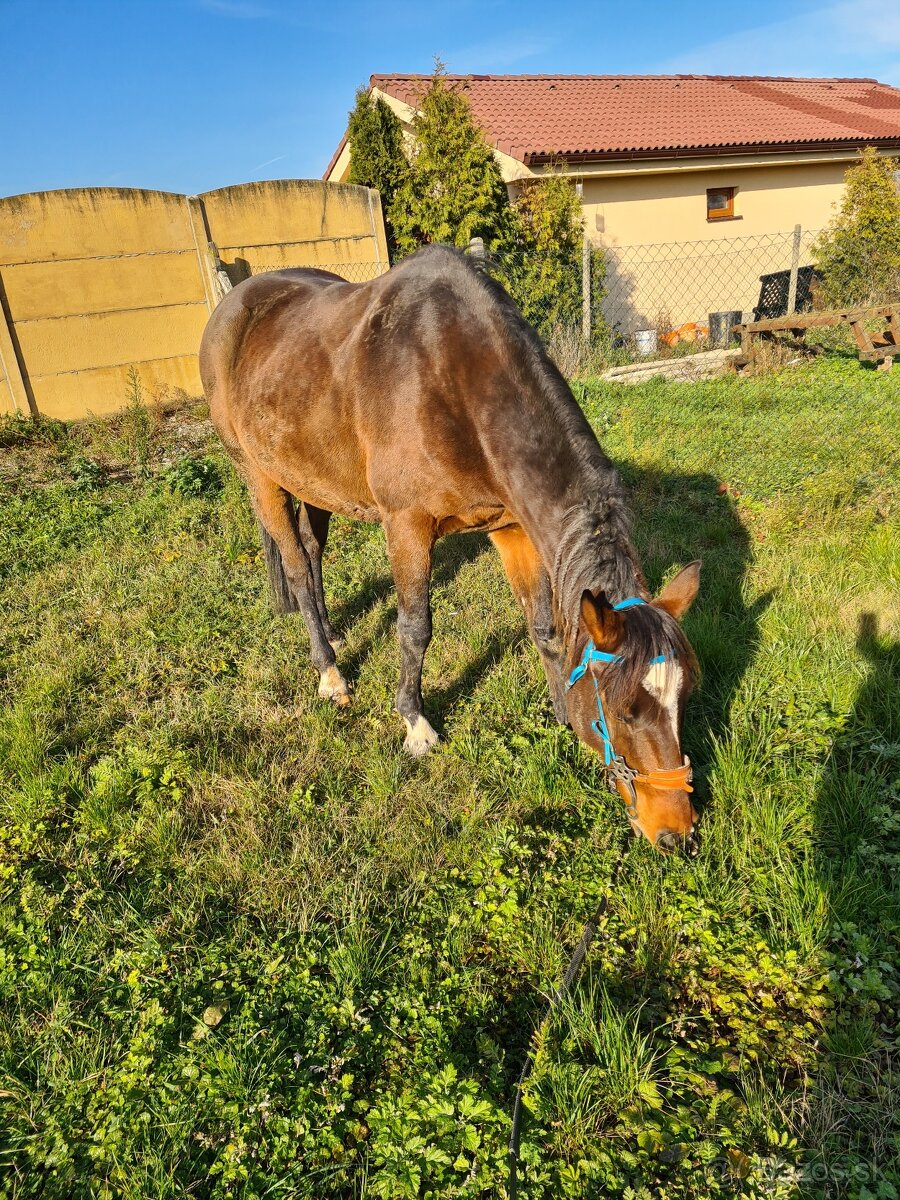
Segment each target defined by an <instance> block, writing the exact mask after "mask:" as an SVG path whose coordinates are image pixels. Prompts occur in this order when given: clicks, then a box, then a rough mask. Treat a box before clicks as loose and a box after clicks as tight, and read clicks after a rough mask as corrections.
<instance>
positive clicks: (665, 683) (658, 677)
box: [644, 658, 681, 740]
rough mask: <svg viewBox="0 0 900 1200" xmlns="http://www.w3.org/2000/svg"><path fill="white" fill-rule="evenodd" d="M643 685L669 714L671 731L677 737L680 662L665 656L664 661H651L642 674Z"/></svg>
mask: <svg viewBox="0 0 900 1200" xmlns="http://www.w3.org/2000/svg"><path fill="white" fill-rule="evenodd" d="M644 687H645V688H646V689H647V691H648V692H649V693H650V695H651V696H653V697H654V698H655V699H656V700H657V702H658V703H659V705H660V706H661V707H662V708H663V709H664V710H665V712H667V713H668V714H669V720H670V721H671V722H672V733H673V734H674V735H675V738H676V740H677V739H678V697H679V696H680V695H681V664H680V663H679V662H677V661H676V660H675V659H672V658H667V659H666V660H665V662H661V663H652V664H651V666H650V670H649V671H648V672H647V674H646V675H645V676H644Z"/></svg>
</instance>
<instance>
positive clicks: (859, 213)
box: [813, 146, 900, 305]
mask: <svg viewBox="0 0 900 1200" xmlns="http://www.w3.org/2000/svg"><path fill="white" fill-rule="evenodd" d="M897 169H898V164H897V160H896V159H893V158H888V157H886V156H885V155H882V154H879V152H878V150H877V149H876V148H875V147H874V146H867V147H866V149H865V150H864V151H863V153H862V155H861V156H860V160H859V162H858V163H856V164H855V165H854V166H852V167H850V169H849V170H848V171H847V173H846V175H845V176H844V194H843V198H842V200H841V206H840V208H839V209H838V212H837V214H836V215H835V217H834V219H833V220H832V222H831V224H830V225H829V226H828V228H827V229H825V230H824V231H823V233H822V235H821V236H820V238H819V240H818V242H817V243H816V245H815V246H814V248H813V252H814V254H815V256H816V260H817V263H818V268H819V273H820V275H821V278H822V288H823V291H824V294H825V299H826V302H827V303H828V304H831V305H847V304H871V303H877V302H878V301H890V300H896V299H900V188H898V185H897V174H896V173H897Z"/></svg>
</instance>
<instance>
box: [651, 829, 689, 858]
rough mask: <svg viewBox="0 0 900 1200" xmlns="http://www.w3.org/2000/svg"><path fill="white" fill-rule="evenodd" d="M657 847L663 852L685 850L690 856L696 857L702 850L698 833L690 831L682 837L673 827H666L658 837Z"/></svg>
mask: <svg viewBox="0 0 900 1200" xmlns="http://www.w3.org/2000/svg"><path fill="white" fill-rule="evenodd" d="M656 848H657V850H661V851H662V853H663V854H672V853H673V851H675V850H683V851H684V853H685V854H687V855H688V856H689V857H690V858H694V857H695V856H696V855H697V854H698V853H699V851H700V839H699V838H698V837H697V835H696V833H689V834H688V835H687V837H683V838H682V837H679V836H678V834H677V833H673V832H672V831H671V829H664V830H663V831H662V833H661V834H659V836H658V837H657V839H656Z"/></svg>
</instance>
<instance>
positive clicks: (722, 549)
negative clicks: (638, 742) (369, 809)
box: [325, 463, 770, 808]
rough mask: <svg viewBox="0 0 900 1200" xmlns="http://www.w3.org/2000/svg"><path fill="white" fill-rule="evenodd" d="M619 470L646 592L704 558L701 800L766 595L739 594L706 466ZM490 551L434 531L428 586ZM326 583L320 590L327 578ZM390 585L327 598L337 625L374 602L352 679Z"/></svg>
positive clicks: (740, 554)
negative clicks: (338, 600) (676, 470)
mask: <svg viewBox="0 0 900 1200" xmlns="http://www.w3.org/2000/svg"><path fill="white" fill-rule="evenodd" d="M619 470H620V472H621V474H622V477H623V479H624V481H625V483H626V485H627V486H628V488H629V490H630V493H631V499H632V505H633V508H634V513H635V531H634V539H635V544H636V547H637V549H638V552H639V555H640V557H641V560H642V562H643V566H644V571H645V574H646V576H647V580H648V583H649V585H650V588H651V591H653V592H654V593H655V592H657V591H658V590H659V587H660V585H661V583H662V580H663V577H664V575H665V573H666V572H667V571H668V570H669V568H671V567H672V566H674V565H676V564H683V563H686V562H690V561H691V560H693V559H697V558H699V559H701V560H702V562H703V570H702V578H701V586H700V595H699V597H698V599H697V601H696V602H695V604H694V606H693V607H692V609H691V611H690V612H689V613H688V615H687V617H686V618H685V622H684V625H685V631H686V633H687V635H688V638H689V639H690V641H691V643H692V645H693V646H694V649H695V650H696V652H697V657H698V659H699V661H700V664H701V668H702V682H701V684H700V686H699V688H698V689H697V691H696V694H695V695H694V696H693V697H692V698H691V700H690V702H689V705H688V712H687V716H686V719H685V729H684V744H685V751H686V753H687V754H688V755H689V756H690V758H691V761H692V763H693V764H694V769H695V779H696V781H697V782H698V783H699V785H700V786H699V787H698V793H699V797H698V798H699V799H700V800H701V808H702V798H703V789H702V783H703V780H704V779H705V776H706V774H707V771H708V767H709V764H710V761H711V756H712V750H713V746H714V744H715V742H716V741H717V739H718V738H719V737H720V736H721V734H722V733H723V731H724V729H725V728H726V726H727V723H728V714H729V711H730V707H731V701H732V698H733V696H734V694H735V691H736V689H737V688H738V686H739V684H740V681H741V678H742V677H743V675H744V672H745V671H746V670H747V667H748V666H749V664H750V662H751V661H752V659H753V656H754V654H755V652H756V647H757V644H758V627H759V619H760V617H761V615H762V613H763V612H764V611H765V609H766V607H767V605H768V603H769V600H770V597H769V596H762V597H759V598H758V599H756V600H755V601H754V602H753V603H751V604H747V603H746V602H745V600H744V593H743V580H744V576H745V574H746V571H747V568H748V566H749V563H750V560H751V556H752V551H751V545H750V540H749V536H748V534H747V531H746V529H745V528H744V526H743V525H742V523H741V521H740V519H739V517H738V515H737V511H736V509H735V506H734V502H733V500H732V499H731V497H730V496H729V495H728V494H727V493H721V492H720V481H719V480H718V479H716V478H715V477H714V476H712V475H709V474H695V475H679V474H670V473H666V472H661V471H657V470H655V469H653V468H645V467H642V468H636V467H634V466H632V465H631V464H628V463H623V464H619ZM489 552H492V547H491V544H490V542H489V540H488V538H487V536H486V535H484V534H453V535H451V536H448V537H445V538H442V539H441V540H440V541H439V542H438V543H437V545H436V547H435V554H434V566H433V570H432V590H433V591H434V590H435V589H437V588H440V587H446V586H450V585H453V584H454V582H455V580H456V578H457V576H458V575H459V573H460V571H461V570H462V569H463V568H464V567H466V566H469V565H470V564H472V563H474V562H476V561H477V559H479V558H480V557H481V556H482V555H483V554H486V553H489ZM325 587H326V594H327V591H328V580H327V578H326V580H325ZM393 590H394V588H393V580H392V578H391V574H390V571H389V570H388V569H387V565H386V566H385V570H384V572H383V573H380V574H378V575H375V576H373V577H370V578H369V579H367V580H366V581H365V583H364V585H363V586H362V587H361V588H360V589H359V591H358V592H357V593H356V594H355V595H354V596H353V597H352V598H351V599H349V600H345V601H344V602H343V603H342V604H341V605H340V606H335V611H334V613H333V619H334V622H335V625H336V626H337V628H338V629H339V630H341V632H346V631H347V630H348V629H349V628H350V626H351V625H352V623H353V622H354V621H356V620H359V619H360V618H361V617H362V616H363V615H364V614H365V613H367V612H369V611H370V609H371V608H372V607H373V606H375V605H381V606H383V607H382V609H381V611H380V612H379V614H378V618H377V620H376V622H375V624H374V626H373V628H372V629H371V630H370V631H369V634H368V636H367V637H366V639H365V640H364V641H363V642H362V643H361V644H360V645H358V646H357V647H356V648H355V649H354V652H353V653H352V654H351V655H347V656H345V657H344V658H342V661H341V666H342V668H345V669H346V670H347V672H348V674H349V676H350V678H351V679H353V678H355V677H356V676H358V674H359V671H360V669H361V667H362V664H363V662H364V661H365V659H366V657H367V656H368V655H369V654H370V653H371V651H372V648H373V646H374V645H375V643H376V642H377V641H378V640H379V639H381V638H382V637H384V636H385V635H386V634H387V633H388V632H389V630H390V629H391V628H392V626H393V625H394V624H395V623H396V606H395V605H394V604H393V603H391V604H387V603H386V602H387V601H388V600H390V599H392V597H393ZM437 636H440V634H439V633H438V635H437ZM527 637H528V634H527V630H526V627H525V622H524V619H520V622H519V628H518V632H517V634H516V635H515V643H514V644H516V645H519V644H521V642H522V641H524V640H525V639H526V638H527ZM510 644H511V643H510V639H509V636H508V635H506V636H504V635H501V634H499V633H498V634H492V635H491V637H490V640H489V642H488V646H487V648H486V649H485V650H484V651H483V652H482V653H481V654H480V655H479V656H478V658H477V659H475V660H473V661H472V662H470V663H467V664H465V666H464V667H463V669H462V670H461V671H460V673H459V674H458V675H457V677H456V678H455V679H454V680H453V681H452V682H451V683H450V684H448V685H446V686H444V687H442V688H439V689H434V688H432V689H430V690H429V692H427V693H426V695H425V703H426V708H427V710H428V711H429V712H431V713H433V714H434V716H435V717H436V718H438V719H443V718H444V717H445V716H446V714H447V713H448V712H449V710H450V709H451V708H452V707H453V706H454V705H456V704H457V703H458V702H459V701H460V700H461V699H462V698H463V697H464V696H465V695H466V694H467V693H472V692H474V691H475V689H476V688H477V687H478V685H479V683H480V681H481V680H482V678H483V677H484V676H485V675H486V674H487V673H488V672H489V671H490V670H491V669H492V668H493V667H494V666H495V665H496V664H497V663H498V662H499V661H500V659H501V658H502V657H503V654H504V653H505V652H506V650H507V649H508V648H509V646H510ZM535 653H537V651H535ZM547 702H548V704H549V694H548V698H547ZM695 786H697V784H695Z"/></svg>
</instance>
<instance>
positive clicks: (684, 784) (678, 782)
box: [566, 596, 694, 821]
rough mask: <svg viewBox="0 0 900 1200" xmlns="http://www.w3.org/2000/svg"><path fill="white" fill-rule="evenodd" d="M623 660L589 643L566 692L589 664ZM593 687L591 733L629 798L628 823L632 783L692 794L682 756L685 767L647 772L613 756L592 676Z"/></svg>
mask: <svg viewBox="0 0 900 1200" xmlns="http://www.w3.org/2000/svg"><path fill="white" fill-rule="evenodd" d="M646 603H647V601H646V600H642V599H641V598H640V596H629V597H628V599H627V600H620V601H619V603H618V604H614V605H613V608H614V609H615V610H616V611H621V610H622V609H623V608H635V607H637V606H638V605H640V604H646ZM624 661H625V660H624V658H622V656H621V655H620V654H610V653H609V651H607V650H598V649H597V647H596V646H595V645H594V642H593V640H592V639H590V638H589V639H588V644H587V645H586V646H585V648H584V654H583V655H582V657H581V662H580V663H579V664H578V666H577V667H575V669H574V670H573V671H572V674H571V675H570V676H569V682H568V683H567V684H566V689H567V690H568V688H571V687H572V686H573V685H574V684H576V683H577V682H578V680H579V679H582V678H584V676H585V675H586V674H587V672H588V670H589V668H590V665H591V663H595V662H602V663H621V662H624ZM666 661H667V659H666V656H665V655H664V654H659V655H657V656H656V658H651V659H650V662H649V663H648V664H647V665H648V666H651V667H652V666H654V665H655V664H656V663H663V662H666ZM591 678H592V680H593V684H594V693H595V695H596V697H597V720H596V721H591V729H593V731H594V733H596V735H597V737H599V738H600V740H601V741H602V743H603V765H604V767H606V770H607V772H608V773H609V775H610V776H611V778H612V779H613V780H615V781H617V782H619V783H621V784H623V785H624V786H625V788H626V789H627V791H628V794H629V795H630V797H631V800H630V802H629V803H628V804H627V805H626V807H625V811H626V812H627V814H628V819H629V821H636V820H637V792H636V791H635V787H634V785H635V783H643V784H645V785H646V786H647V787H654V788H659V789H660V790H662V791H672V790H677V791H682V792H692V791H693V790H694V789H693V788H692V787H691V779H692V778H693V772H692V770H691V760H690V759H689V758H688V757H687V755H685V756H684V766H681V767H671V768H668V769H665V768H662V767H653V768H651V770H649V771H647V772H641V771H636V770H635V769H634V767H629V765H628V763H626V761H625V759H624V758H623V757H622V755H621V754H616V752H615V750H614V749H613V744H612V738H611V737H610V735H609V726H608V725H607V724H606V714H605V713H604V711H603V701H602V700H601V698H600V688H599V687H598V685H597V680H596V677H594V676H591Z"/></svg>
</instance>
